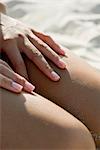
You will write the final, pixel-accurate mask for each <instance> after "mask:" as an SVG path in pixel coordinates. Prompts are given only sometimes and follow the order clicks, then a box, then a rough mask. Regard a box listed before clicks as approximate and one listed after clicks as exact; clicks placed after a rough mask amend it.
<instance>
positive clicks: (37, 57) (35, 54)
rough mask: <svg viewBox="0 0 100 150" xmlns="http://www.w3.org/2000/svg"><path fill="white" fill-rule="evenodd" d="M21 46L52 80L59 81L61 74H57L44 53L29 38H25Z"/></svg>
mask: <svg viewBox="0 0 100 150" xmlns="http://www.w3.org/2000/svg"><path fill="white" fill-rule="evenodd" d="M21 48H22V49H23V51H24V52H25V54H26V55H27V56H28V58H29V59H30V60H32V61H33V62H34V63H35V64H36V66H37V67H38V68H39V69H40V70H41V71H42V72H43V73H44V74H45V75H46V76H48V77H49V78H50V79H51V80H53V81H58V80H59V79H60V77H59V75H57V73H56V72H54V71H53V70H52V68H51V67H50V66H49V64H48V63H47V61H46V60H45V58H44V57H43V55H42V54H41V53H40V52H39V51H38V50H37V49H36V47H35V46H34V45H33V44H32V43H31V42H30V41H29V40H28V38H25V39H24V45H23V46H22V47H21Z"/></svg>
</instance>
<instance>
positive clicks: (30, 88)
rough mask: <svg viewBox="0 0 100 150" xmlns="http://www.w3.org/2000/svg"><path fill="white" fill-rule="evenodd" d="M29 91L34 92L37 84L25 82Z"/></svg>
mask: <svg viewBox="0 0 100 150" xmlns="http://www.w3.org/2000/svg"><path fill="white" fill-rule="evenodd" d="M24 88H25V89H26V90H27V91H29V92H32V91H33V90H34V89H35V86H33V85H32V84H31V83H29V82H28V81H26V82H25V87H24Z"/></svg>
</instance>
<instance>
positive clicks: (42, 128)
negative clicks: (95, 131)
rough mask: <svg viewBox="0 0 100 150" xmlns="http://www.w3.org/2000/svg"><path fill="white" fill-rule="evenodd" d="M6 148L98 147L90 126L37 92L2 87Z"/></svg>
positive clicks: (82, 149) (58, 149) (3, 142)
mask: <svg viewBox="0 0 100 150" xmlns="http://www.w3.org/2000/svg"><path fill="white" fill-rule="evenodd" d="M0 94H1V96H2V98H1V99H0V105H1V108H2V118H1V127H2V128H1V129H2V130H1V133H2V134H1V146H0V147H1V149H2V150H8V149H11V150H12V149H13V150H19V149H20V150H23V149H26V150H95V145H94V142H93V139H92V136H91V134H90V133H89V131H88V129H87V128H86V127H85V126H84V125H83V124H82V123H81V122H80V121H78V120H77V119H76V118H75V117H73V116H72V115H71V114H69V113H68V112H67V111H65V110H63V109H62V108H60V107H58V106H57V105H55V104H54V103H52V102H50V101H49V100H47V99H45V98H43V97H41V96H39V95H38V94H36V93H33V95H32V94H28V93H21V94H14V93H12V92H10V91H6V90H4V89H0Z"/></svg>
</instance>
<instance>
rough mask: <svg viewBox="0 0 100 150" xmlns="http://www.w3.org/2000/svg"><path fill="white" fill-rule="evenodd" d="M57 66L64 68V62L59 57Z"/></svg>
mask: <svg viewBox="0 0 100 150" xmlns="http://www.w3.org/2000/svg"><path fill="white" fill-rule="evenodd" d="M59 66H60V67H61V68H63V69H64V68H66V64H65V62H64V61H63V60H62V59H61V58H60V59H59Z"/></svg>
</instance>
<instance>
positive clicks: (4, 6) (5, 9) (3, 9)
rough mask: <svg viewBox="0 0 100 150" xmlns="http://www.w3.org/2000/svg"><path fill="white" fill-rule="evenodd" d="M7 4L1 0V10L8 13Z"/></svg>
mask: <svg viewBox="0 0 100 150" xmlns="http://www.w3.org/2000/svg"><path fill="white" fill-rule="evenodd" d="M6 11H7V6H6V4H5V3H4V2H2V1H1V0H0V12H1V13H4V14H6Z"/></svg>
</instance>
